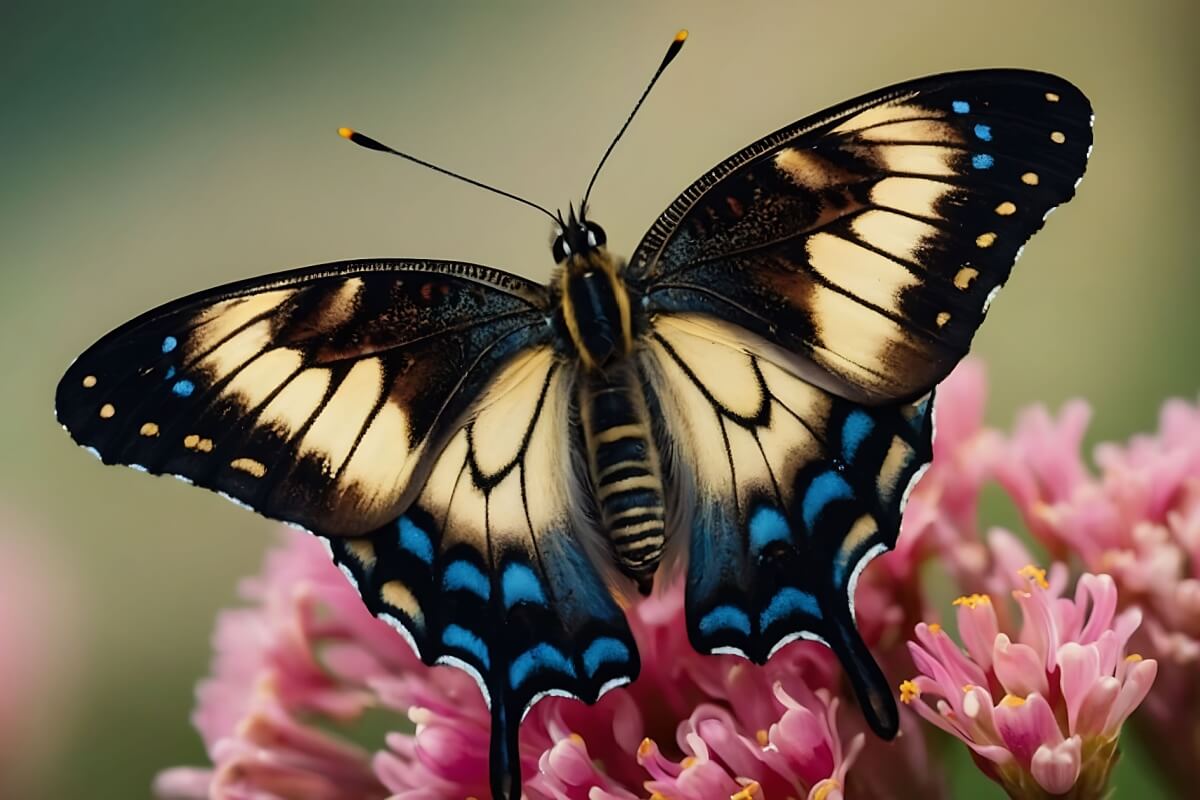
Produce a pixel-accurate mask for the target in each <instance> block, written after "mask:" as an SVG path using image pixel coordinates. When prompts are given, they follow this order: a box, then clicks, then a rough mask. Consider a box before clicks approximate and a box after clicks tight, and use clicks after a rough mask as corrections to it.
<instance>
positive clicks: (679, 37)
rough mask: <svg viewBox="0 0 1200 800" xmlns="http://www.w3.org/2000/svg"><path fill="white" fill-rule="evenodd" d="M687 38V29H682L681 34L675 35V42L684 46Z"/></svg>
mask: <svg viewBox="0 0 1200 800" xmlns="http://www.w3.org/2000/svg"><path fill="white" fill-rule="evenodd" d="M687 36H688V34H687V28H682V29H680V31H679V33H677V34H675V41H677V42H679V43H680V44H683V43H684V42H685V41H687Z"/></svg>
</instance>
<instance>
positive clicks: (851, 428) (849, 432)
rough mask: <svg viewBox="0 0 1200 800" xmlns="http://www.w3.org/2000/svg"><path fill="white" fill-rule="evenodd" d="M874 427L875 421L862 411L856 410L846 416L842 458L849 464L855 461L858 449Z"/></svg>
mask: <svg viewBox="0 0 1200 800" xmlns="http://www.w3.org/2000/svg"><path fill="white" fill-rule="evenodd" d="M874 427H875V421H874V420H873V419H871V416H870V414H868V413H867V412H865V411H863V410H862V409H859V408H856V409H854V410H853V411H851V412H850V413H849V414H847V415H846V421H845V422H843V423H842V458H844V459H845V460H846V461H847V463H852V462H853V461H854V456H855V455H857V453H858V448H859V447H860V446H861V445H862V443H863V440H864V439H866V438H867V437H868V436H870V435H871V430H872V429H873V428H874Z"/></svg>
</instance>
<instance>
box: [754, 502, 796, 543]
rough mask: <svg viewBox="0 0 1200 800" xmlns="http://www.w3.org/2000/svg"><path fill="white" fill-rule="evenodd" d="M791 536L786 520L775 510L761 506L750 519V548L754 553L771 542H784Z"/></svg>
mask: <svg viewBox="0 0 1200 800" xmlns="http://www.w3.org/2000/svg"><path fill="white" fill-rule="evenodd" d="M791 535H792V531H791V528H789V527H788V524H787V520H786V519H784V516H783V514H780V513H779V511H778V510H777V509H774V508H771V507H769V506H763V507H761V508H759V509H758V510H757V511H755V512H754V514H753V515H752V516H751V517H750V548H751V549H752V550H754V551H759V550H762V549H763V548H764V547H766V546H767V545H768V544H770V543H771V542H780V541H783V542H786V541H787V540H788V539H790V538H791Z"/></svg>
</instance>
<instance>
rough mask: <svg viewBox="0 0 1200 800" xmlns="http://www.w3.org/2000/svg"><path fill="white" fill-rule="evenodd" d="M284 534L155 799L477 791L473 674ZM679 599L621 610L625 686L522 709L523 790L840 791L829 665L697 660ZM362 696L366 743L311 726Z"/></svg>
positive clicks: (480, 769)
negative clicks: (383, 723) (417, 638)
mask: <svg viewBox="0 0 1200 800" xmlns="http://www.w3.org/2000/svg"><path fill="white" fill-rule="evenodd" d="M286 535H287V539H286V541H285V543H284V545H283V546H282V547H280V548H279V549H278V550H276V551H275V552H273V553H272V554H271V556H270V557H269V558H268V561H267V566H266V569H265V571H264V574H263V576H262V577H261V578H258V579H255V580H251V581H248V582H246V584H245V585H244V586H243V589H242V594H243V596H244V597H245V598H246V599H247V600H249V601H250V602H251V603H252V605H251V606H249V607H247V608H243V609H237V610H232V611H227V612H224V613H223V614H222V616H221V618H220V620H219V622H218V625H217V633H216V641H215V645H216V651H217V658H216V661H215V664H214V676H213V677H212V678H210V679H209V680H207V681H206V682H204V683H202V684H201V686H200V689H199V692H198V697H199V704H198V707H197V710H196V713H195V716H194V722H195V724H196V727H197V728H198V729H199V730H200V732H201V735H202V737H203V738H204V741H205V745H206V747H207V749H208V753H209V755H210V757H211V758H212V760H213V763H214V767H213V768H211V769H192V768H176V769H171V770H168V771H166V772H164V773H163V774H162V775H160V776H159V778H158V780H157V783H156V792H157V793H158V795H159V796H160V797H169V798H203V797H222V798H234V799H237V798H255V799H256V800H260V799H262V798H286V797H306V798H317V799H318V800H351V798H375V797H378V798H383V797H389V796H393V797H398V798H413V799H414V800H415V798H429V797H447V798H449V797H468V796H475V797H483V796H486V794H487V786H488V780H487V752H488V733H489V715H488V712H487V710H486V708H485V706H484V704H483V700H482V698H481V697H480V695H479V692H478V689H477V688H476V686H475V684H474V683H473V682H472V681H471V680H470V679H469V678H468V677H467V676H466V675H465V674H463V673H461V672H459V671H457V670H453V669H449V668H445V667H439V668H433V669H429V668H426V667H424V666H423V665H421V664H420V663H419V662H418V661H417V660H416V658H415V657H414V656H413V655H412V653H411V652H410V651H409V650H408V648H407V646H406V645H405V644H404V643H403V641H402V640H401V639H399V637H396V636H395V635H394V634H392V633H391V631H390V629H388V628H387V627H385V626H384V625H383V624H382V623H380V622H378V621H377V620H375V619H374V618H372V617H371V616H370V614H369V613H368V612H367V611H366V610H365V608H364V607H363V606H362V603H361V601H360V600H359V599H358V596H357V594H356V593H355V591H354V590H353V588H352V587H351V586H350V585H349V584H348V583H347V582H346V581H345V579H344V578H342V576H341V574H340V573H339V572H338V571H337V570H336V569H335V568H333V567H332V565H331V564H330V562H329V559H328V557H327V556H326V554H325V552H324V550H322V548H321V547H320V546H319V544H318V543H317V542H316V541H315V540H313V539H312V538H311V537H308V536H307V535H305V534H300V533H294V532H289V533H288V534H286ZM682 606H683V604H682V594H681V592H680V591H678V590H676V591H671V592H666V593H663V594H661V595H656V596H654V597H651V598H648V599H646V600H643V601H642V602H640V603H639V604H638V605H637V606H636V607H634V608H633V609H632V610H631V611H630V621H631V625H632V627H633V630H634V634H635V636H636V638H637V640H638V645H639V648H640V652H641V655H642V676H641V678H640V679H639V680H638V681H637V682H636V683H635V684H634V685H633V686H632V687H630V688H629V689H627V690H624V691H615V692H612V693H610V694H609V695H607V696H605V697H604V698H603V699H602V700H601V701H600V702H599V703H598V704H597V705H596V706H593V707H588V706H585V705H583V704H582V703H579V702H577V701H571V700H565V699H559V698H549V699H547V700H544V701H543V702H541V703H539V704H538V705H537V706H536V707H535V708H534V709H533V711H532V712H531V713H530V714H529V716H528V717H527V718H526V721H525V723H524V725H523V726H522V732H521V758H522V762H523V767H524V772H525V774H526V775H527V776H529V777H528V779H527V781H526V784H525V793H526V795H527V796H528V797H531V798H572V799H574V798H590V800H630V799H631V798H637V797H645V796H647V795H655V793H657V795H656V796H659V797H671V798H679V799H680V800H716V798H721V799H722V800H724V798H728V797H730V796H736V797H739V798H741V800H749V798H753V797H764V796H769V797H786V796H801V797H811V798H820V799H821V800H835V798H840V797H841V796H842V791H843V787H844V786H845V785H846V781H847V772H848V770H849V768H850V766H851V765H852V764H853V762H854V759H855V756H856V754H857V753H858V751H859V750H860V749H861V748H862V746H863V742H864V739H865V734H863V733H862V732H858V733H855V734H853V735H849V736H847V735H844V734H839V716H840V714H839V705H840V703H839V700H838V699H837V697H836V696H835V692H838V691H839V690H840V681H841V677H840V673H839V668H838V666H837V663H836V660H835V659H834V658H833V657H832V655H831V654H830V653H829V652H828V650H826V649H825V648H824V647H822V646H820V645H816V644H812V643H805V642H801V643H797V644H795V645H792V646H790V647H788V648H786V649H785V650H784V651H782V652H781V653H780V654H779V656H778V657H777V658H775V659H772V661H771V663H770V664H769V665H768V666H767V667H765V668H758V667H754V666H752V665H750V664H748V663H746V662H745V661H743V660H741V659H738V658H736V657H733V656H720V657H703V656H700V655H698V654H695V653H694V652H693V651H692V649H691V647H690V646H689V645H688V643H687V636H686V632H685V631H686V629H685V626H684V624H683V607H682ZM371 708H382V709H385V710H387V711H390V712H394V713H395V725H394V728H395V730H393V732H391V733H389V734H387V736H386V739H385V742H383V743H382V744H383V746H381V747H378V748H377V749H376V750H375V751H374V752H370V751H368V750H367V749H365V748H363V747H361V746H358V745H355V744H353V743H351V742H350V741H349V740H348V739H347V738H346V737H344V736H339V735H336V734H335V733H332V732H331V731H330V730H329V728H328V726H322V725H317V724H313V722H312V721H311V720H313V719H323V720H328V721H334V722H341V723H348V722H352V721H354V720H357V719H360V718H361V717H362V716H363V715H364V714H365V713H366V712H367V711H368V709H371ZM406 721H407V722H411V726H410V725H406V724H405V722H406ZM408 730H411V731H412V732H411V733H410V732H407V731H408ZM600 765H603V767H601V766H600Z"/></svg>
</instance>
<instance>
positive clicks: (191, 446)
mask: <svg viewBox="0 0 1200 800" xmlns="http://www.w3.org/2000/svg"><path fill="white" fill-rule="evenodd" d="M183 446H184V447H186V448H187V449H188V450H198V451H199V452H201V453H211V452H212V449H213V440H212V439H205V438H204V437H202V436H199V435H197V434H195V433H189V434H188V435H187V436H185V437H183Z"/></svg>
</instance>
